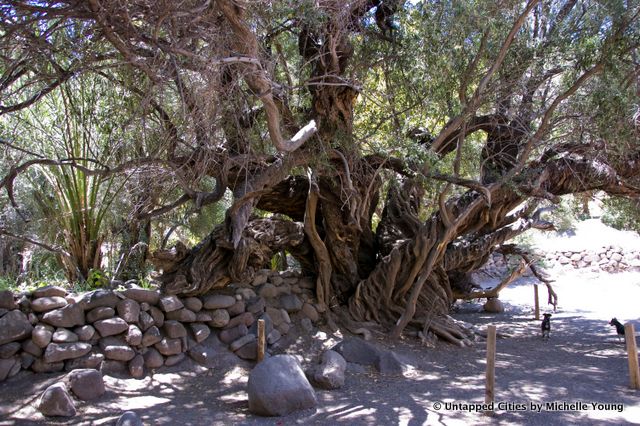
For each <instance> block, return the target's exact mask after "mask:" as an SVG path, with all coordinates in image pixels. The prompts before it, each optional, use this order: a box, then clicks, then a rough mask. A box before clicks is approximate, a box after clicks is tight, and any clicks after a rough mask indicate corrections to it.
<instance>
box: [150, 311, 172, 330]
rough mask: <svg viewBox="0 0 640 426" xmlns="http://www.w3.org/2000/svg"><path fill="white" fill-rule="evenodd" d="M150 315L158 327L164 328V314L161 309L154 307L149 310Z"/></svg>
mask: <svg viewBox="0 0 640 426" xmlns="http://www.w3.org/2000/svg"><path fill="white" fill-rule="evenodd" d="M178 309H179V308H178ZM149 315H151V318H153V322H154V323H155V325H156V326H158V327H162V326H163V324H164V314H163V313H162V311H160V309H158V308H156V307H155V306H152V307H151V308H149Z"/></svg>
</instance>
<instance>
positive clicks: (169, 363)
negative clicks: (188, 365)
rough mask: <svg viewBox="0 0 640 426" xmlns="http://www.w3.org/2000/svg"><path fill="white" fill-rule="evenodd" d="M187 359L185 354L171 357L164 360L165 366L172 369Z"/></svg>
mask: <svg viewBox="0 0 640 426" xmlns="http://www.w3.org/2000/svg"><path fill="white" fill-rule="evenodd" d="M185 358H186V355H185V354H183V353H179V354H175V355H171V356H168V357H167V359H165V360H164V365H166V366H167V367H171V366H173V365H177V364H180V363H181V362H182V361H184V359H185Z"/></svg>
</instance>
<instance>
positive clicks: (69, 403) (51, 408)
mask: <svg viewBox="0 0 640 426" xmlns="http://www.w3.org/2000/svg"><path fill="white" fill-rule="evenodd" d="M38 410H40V412H41V413H42V414H44V415H45V416H61V417H72V416H75V415H76V407H75V405H74V403H73V400H72V399H71V396H69V393H68V392H67V387H66V386H65V385H64V383H56V384H54V385H51V386H49V387H48V388H47V389H46V390H45V391H44V392H43V393H42V396H41V397H40V400H39V401H38Z"/></svg>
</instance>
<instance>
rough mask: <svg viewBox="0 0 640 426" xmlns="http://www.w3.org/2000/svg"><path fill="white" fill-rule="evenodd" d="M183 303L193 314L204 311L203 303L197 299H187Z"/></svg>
mask: <svg viewBox="0 0 640 426" xmlns="http://www.w3.org/2000/svg"><path fill="white" fill-rule="evenodd" d="M182 303H183V304H184V306H185V308H187V309H188V310H190V311H191V312H199V311H200V310H201V309H202V301H201V300H200V299H198V298H197V297H187V298H186V299H184V300H183V301H182Z"/></svg>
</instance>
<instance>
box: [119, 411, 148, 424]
mask: <svg viewBox="0 0 640 426" xmlns="http://www.w3.org/2000/svg"><path fill="white" fill-rule="evenodd" d="M116 426H143V423H142V420H140V417H138V415H137V414H136V413H134V412H133V411H125V412H124V413H123V414H122V415H121V416H120V417H118V421H117V422H116Z"/></svg>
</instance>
